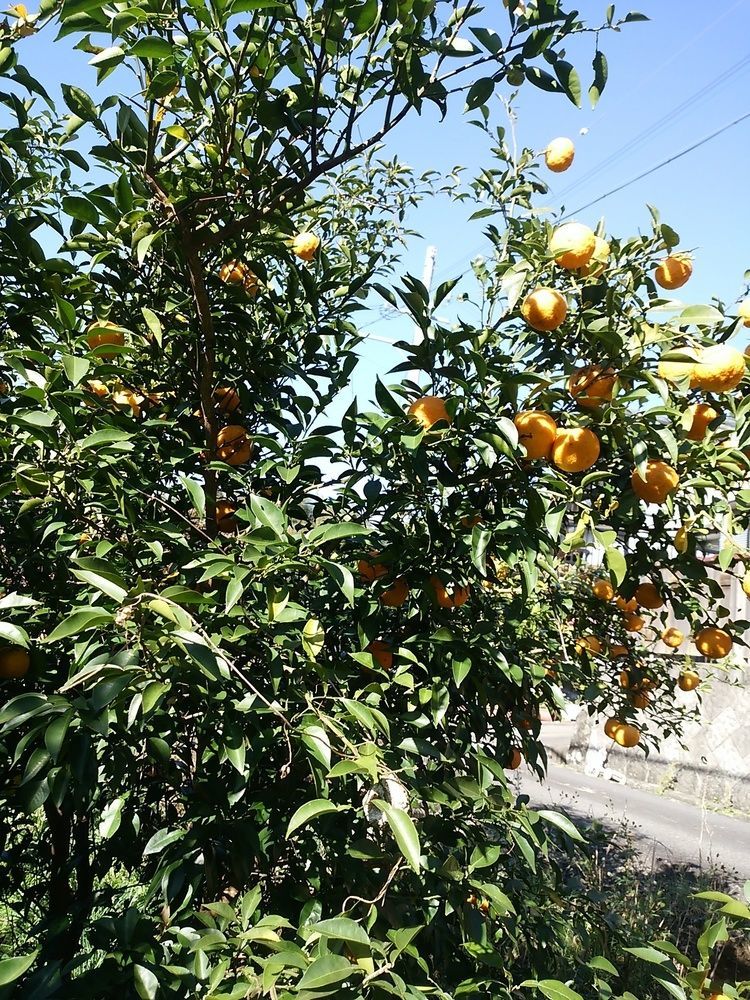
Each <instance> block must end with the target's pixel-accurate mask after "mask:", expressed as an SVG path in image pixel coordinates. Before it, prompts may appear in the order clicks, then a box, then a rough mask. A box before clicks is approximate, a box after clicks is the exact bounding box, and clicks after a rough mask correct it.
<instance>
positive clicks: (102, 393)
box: [84, 378, 109, 406]
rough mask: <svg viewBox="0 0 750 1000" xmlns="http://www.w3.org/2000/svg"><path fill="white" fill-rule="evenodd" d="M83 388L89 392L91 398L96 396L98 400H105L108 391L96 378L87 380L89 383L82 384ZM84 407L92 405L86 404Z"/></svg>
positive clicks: (91, 404)
mask: <svg viewBox="0 0 750 1000" xmlns="http://www.w3.org/2000/svg"><path fill="white" fill-rule="evenodd" d="M84 388H85V389H86V390H87V391H88V392H90V393H91V394H92V396H98V397H99V399H106V398H107V396H108V395H109V389H108V388H107V386H106V385H105V384H104V382H100V381H99V379H98V378H92V379H89V381H88V382H86V383H85V384H84ZM86 405H87V406H93V405H94V404H93V403H91V402H88V403H87V404H86Z"/></svg>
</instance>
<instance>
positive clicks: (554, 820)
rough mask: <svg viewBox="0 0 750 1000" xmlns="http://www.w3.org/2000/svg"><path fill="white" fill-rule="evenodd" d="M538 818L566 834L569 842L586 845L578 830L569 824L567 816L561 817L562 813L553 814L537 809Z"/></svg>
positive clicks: (547, 810)
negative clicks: (574, 841) (575, 841)
mask: <svg viewBox="0 0 750 1000" xmlns="http://www.w3.org/2000/svg"><path fill="white" fill-rule="evenodd" d="M537 813H538V815H539V816H541V817H542V819H543V820H545V822H547V823H551V824H552V825H553V826H556V827H557V828H558V829H559V830H562V832H563V833H565V834H567V835H568V836H569V837H570V839H571V840H577V841H578V842H579V843H581V844H585V843H586V838H585V837H583V836H581V833H580V831H579V830H578V828H577V827H576V826H575V825H574V824H573V823H571V821H570V820H569V819H568V817H567V816H563V814H562V813H559V812H554V811H553V810H552V809H539V810H537Z"/></svg>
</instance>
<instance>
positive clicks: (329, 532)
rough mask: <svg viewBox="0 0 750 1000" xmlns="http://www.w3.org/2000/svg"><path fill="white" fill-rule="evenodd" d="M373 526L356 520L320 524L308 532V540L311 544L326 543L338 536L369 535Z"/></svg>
mask: <svg viewBox="0 0 750 1000" xmlns="http://www.w3.org/2000/svg"><path fill="white" fill-rule="evenodd" d="M371 533H372V528H368V527H367V525H365V524H356V523H355V522H354V521H340V522H338V523H337V524H319V525H317V527H315V528H313V529H312V531H310V532H308V535H307V542H308V544H310V545H324V544H325V543H326V542H332V541H335V540H336V539H337V538H353V537H355V536H358V535H369V534H371Z"/></svg>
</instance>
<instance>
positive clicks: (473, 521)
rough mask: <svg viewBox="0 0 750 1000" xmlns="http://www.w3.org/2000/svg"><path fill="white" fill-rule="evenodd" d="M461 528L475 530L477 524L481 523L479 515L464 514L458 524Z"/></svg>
mask: <svg viewBox="0 0 750 1000" xmlns="http://www.w3.org/2000/svg"><path fill="white" fill-rule="evenodd" d="M458 523H459V524H460V525H461V527H462V528H466V529H468V530H470V529H471V528H476V526H477V525H478V524H481V523H482V515H481V514H464V516H463V517H462V518H461V519H460V521H459V522H458Z"/></svg>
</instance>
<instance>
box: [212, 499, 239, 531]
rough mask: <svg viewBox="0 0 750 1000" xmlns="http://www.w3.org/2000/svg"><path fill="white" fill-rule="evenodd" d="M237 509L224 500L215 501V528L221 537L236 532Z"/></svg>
mask: <svg viewBox="0 0 750 1000" xmlns="http://www.w3.org/2000/svg"><path fill="white" fill-rule="evenodd" d="M236 513H237V508H236V507H235V506H233V505H232V504H231V503H228V502H227V501H226V500H217V501H216V528H217V530H218V531H219V532H220V533H221V534H222V535H232V534H234V532H235V531H236V530H237V518H236V517H235V516H234V515H235V514H236Z"/></svg>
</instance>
